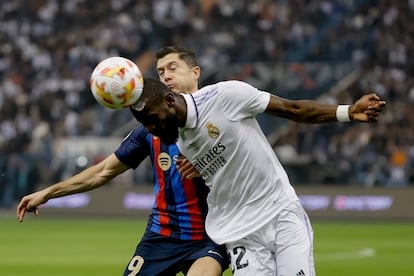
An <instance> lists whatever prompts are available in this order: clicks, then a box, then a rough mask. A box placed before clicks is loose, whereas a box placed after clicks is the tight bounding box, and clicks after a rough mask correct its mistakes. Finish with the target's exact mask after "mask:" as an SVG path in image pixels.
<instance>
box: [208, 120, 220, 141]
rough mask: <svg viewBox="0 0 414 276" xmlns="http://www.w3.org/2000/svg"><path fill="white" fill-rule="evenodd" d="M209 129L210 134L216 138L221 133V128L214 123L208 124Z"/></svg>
mask: <svg viewBox="0 0 414 276" xmlns="http://www.w3.org/2000/svg"><path fill="white" fill-rule="evenodd" d="M207 131H208V136H210V137H211V138H214V139H215V138H217V137H219V135H220V130H219V129H218V128H217V127H215V126H214V125H213V124H212V123H208V124H207Z"/></svg>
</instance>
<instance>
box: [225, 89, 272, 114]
mask: <svg viewBox="0 0 414 276" xmlns="http://www.w3.org/2000/svg"><path fill="white" fill-rule="evenodd" d="M218 89H219V100H220V103H221V104H222V106H223V110H224V112H225V114H226V115H227V117H228V118H229V119H230V120H240V119H243V118H248V117H254V116H256V115H257V114H259V113H262V112H264V111H265V110H266V108H267V106H268V104H269V100H270V94H269V93H268V92H264V91H260V90H258V89H257V88H255V87H253V86H251V85H250V84H248V83H245V82H241V81H224V82H220V83H218Z"/></svg>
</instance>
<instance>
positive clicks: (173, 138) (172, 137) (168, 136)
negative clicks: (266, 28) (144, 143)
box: [158, 129, 178, 145]
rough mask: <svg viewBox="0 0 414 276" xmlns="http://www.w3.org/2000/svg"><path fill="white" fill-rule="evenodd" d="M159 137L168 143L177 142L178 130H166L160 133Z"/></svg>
mask: <svg viewBox="0 0 414 276" xmlns="http://www.w3.org/2000/svg"><path fill="white" fill-rule="evenodd" d="M158 137H160V139H161V141H162V142H163V143H164V144H166V145H172V144H175V143H177V140H178V130H175V129H171V130H169V131H165V132H163V133H160V135H158Z"/></svg>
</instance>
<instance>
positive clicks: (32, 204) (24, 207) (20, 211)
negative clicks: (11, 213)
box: [17, 191, 47, 222]
mask: <svg viewBox="0 0 414 276" xmlns="http://www.w3.org/2000/svg"><path fill="white" fill-rule="evenodd" d="M46 201H47V199H46V197H45V196H44V195H43V192H42V191H39V192H36V193H33V194H30V195H27V196H25V197H23V198H22V200H21V201H20V203H19V205H18V206H17V219H18V221H19V222H22V221H23V218H24V214H25V213H26V212H34V214H35V215H36V216H38V215H39V209H38V208H37V207H38V206H39V205H41V204H43V203H45V202H46Z"/></svg>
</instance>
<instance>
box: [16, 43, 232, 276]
mask: <svg viewBox="0 0 414 276" xmlns="http://www.w3.org/2000/svg"><path fill="white" fill-rule="evenodd" d="M156 58H157V71H158V74H159V76H160V80H161V81H162V82H163V83H165V84H166V85H167V86H168V87H170V88H171V89H172V90H174V91H177V92H178V91H180V92H186V93H190V92H193V91H196V90H197V88H198V78H199V76H200V68H199V66H198V65H197V63H196V60H195V56H194V54H193V53H192V52H191V51H188V50H186V49H183V48H179V47H166V48H163V49H161V50H160V51H159V52H158V53H157V56H156ZM183 76H184V77H183ZM148 156H149V157H150V158H151V161H152V165H153V174H154V193H155V202H154V204H153V209H152V213H151V215H150V217H149V220H148V224H147V229H146V232H145V234H144V236H143V237H142V239H141V241H140V242H139V244H138V246H137V248H136V251H135V252H134V254H133V256H132V258H131V260H130V262H129V263H128V265H127V267H126V269H125V271H124V275H128V276H134V275H143V276H153V275H175V274H176V273H178V272H180V271H181V272H183V273H184V274H186V275H189V276H190V275H206V276H208V275H211V276H218V275H221V274H222V272H223V271H224V270H225V269H226V268H227V267H228V256H227V253H226V250H225V247H224V246H219V245H217V244H215V243H214V242H213V241H212V240H211V239H210V238H209V237H208V236H207V234H206V232H205V229H204V224H205V218H206V215H207V203H206V197H207V194H208V192H209V189H208V188H207V186H206V185H205V184H204V182H203V180H202V179H201V178H200V177H195V178H193V176H197V173H196V172H195V171H194V170H190V171H189V172H188V173H189V174H190V176H191V178H192V179H187V178H182V176H181V175H180V173H179V172H178V170H177V168H176V166H175V165H176V162H177V160H179V159H180V153H179V151H178V147H177V146H176V145H175V144H170V143H168V145H167V144H166V143H164V142H163V141H162V140H160V139H159V138H158V137H156V136H153V135H152V134H150V133H148V131H147V130H146V129H145V128H144V127H143V126H138V127H136V128H135V129H134V130H133V131H131V132H130V133H129V134H128V135H127V136H126V137H125V138H124V140H123V141H122V143H121V145H120V146H119V148H118V149H117V150H116V151H115V152H114V153H113V154H111V155H110V156H108V157H107V158H106V159H104V160H103V161H102V162H100V163H98V164H96V165H94V166H92V167H89V168H87V169H86V170H84V171H82V172H81V173H79V174H77V175H75V176H73V177H71V178H68V179H66V180H64V181H61V182H59V183H56V184H55V185H52V186H50V187H47V188H45V189H43V190H40V191H38V192H35V193H33V194H30V195H27V196H25V197H23V198H22V200H21V201H20V203H19V205H18V207H17V217H18V220H19V221H23V218H24V215H25V212H35V214H36V215H38V209H37V207H38V206H39V205H40V204H43V203H45V202H47V201H48V200H49V199H52V198H56V197H61V196H65V195H69V194H74V193H80V192H85V191H89V190H92V189H96V188H98V187H100V186H102V185H104V184H105V183H107V182H109V181H110V180H111V179H113V178H114V177H115V176H117V175H119V174H121V173H123V172H124V171H126V170H128V169H129V168H133V169H135V168H137V167H138V166H139V165H140V164H141V162H142V161H143V160H144V159H145V158H146V157H148ZM182 162H186V161H185V160H184V161H182Z"/></svg>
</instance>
